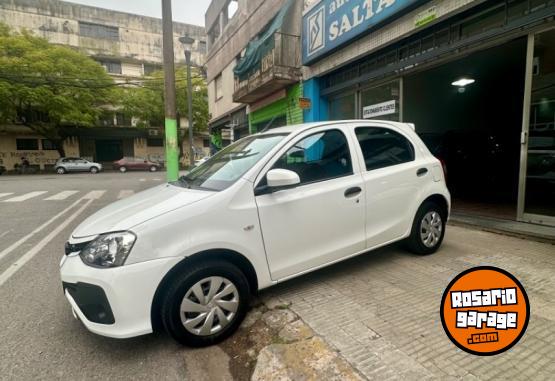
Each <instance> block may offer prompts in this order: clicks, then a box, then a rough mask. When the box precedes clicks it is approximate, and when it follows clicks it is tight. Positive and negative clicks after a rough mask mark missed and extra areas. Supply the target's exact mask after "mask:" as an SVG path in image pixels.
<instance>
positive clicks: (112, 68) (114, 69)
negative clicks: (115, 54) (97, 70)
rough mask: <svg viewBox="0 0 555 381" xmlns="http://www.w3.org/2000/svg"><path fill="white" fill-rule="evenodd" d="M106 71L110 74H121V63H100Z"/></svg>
mask: <svg viewBox="0 0 555 381" xmlns="http://www.w3.org/2000/svg"><path fill="white" fill-rule="evenodd" d="M100 64H101V65H102V66H104V69H106V71H107V72H108V73H110V74H121V62H118V61H100Z"/></svg>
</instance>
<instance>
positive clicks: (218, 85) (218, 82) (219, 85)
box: [214, 74, 224, 100]
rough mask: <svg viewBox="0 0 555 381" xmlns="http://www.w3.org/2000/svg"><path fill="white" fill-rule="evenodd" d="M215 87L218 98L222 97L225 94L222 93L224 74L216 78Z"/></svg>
mask: <svg viewBox="0 0 555 381" xmlns="http://www.w3.org/2000/svg"><path fill="white" fill-rule="evenodd" d="M214 87H215V88H216V100H218V99H220V98H222V97H223V96H224V95H223V93H222V91H223V88H222V75H221V74H219V75H218V76H217V77H216V79H215V80H214Z"/></svg>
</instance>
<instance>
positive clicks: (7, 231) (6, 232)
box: [0, 229, 12, 238]
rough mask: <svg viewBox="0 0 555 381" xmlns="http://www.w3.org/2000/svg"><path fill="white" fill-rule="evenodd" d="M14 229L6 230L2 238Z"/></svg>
mask: <svg viewBox="0 0 555 381" xmlns="http://www.w3.org/2000/svg"><path fill="white" fill-rule="evenodd" d="M11 231H12V230H11V229H10V230H6V231H5V232H4V233H2V234H0V238H2V237H3V236H5V235H7V234H8V233H9V232H11Z"/></svg>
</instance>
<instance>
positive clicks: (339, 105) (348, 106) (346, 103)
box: [330, 93, 355, 120]
mask: <svg viewBox="0 0 555 381" xmlns="http://www.w3.org/2000/svg"><path fill="white" fill-rule="evenodd" d="M354 118H355V94H354V93H351V94H348V95H342V96H339V97H337V98H333V99H331V100H330V120H344V119H354Z"/></svg>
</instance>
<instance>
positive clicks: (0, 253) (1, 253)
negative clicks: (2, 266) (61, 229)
mask: <svg viewBox="0 0 555 381" xmlns="http://www.w3.org/2000/svg"><path fill="white" fill-rule="evenodd" d="M81 201H83V199H79V200H77V201H75V202H74V203H73V204H71V205H70V206H68V207H67V208H65V209H64V210H62V211H61V212H60V213H58V214H56V215H55V216H54V217H52V218H51V219H49V220H48V221H46V222H45V223H44V224H42V225H41V226H39V227H38V228H36V229H35V230H33V231H32V232H31V233H29V234H27V235H26V236H24V237H22V238H20V239H19V240H18V241H16V242H14V243H12V244H11V245H10V246H8V247H7V248H5V249H4V250H2V251H0V260H2V258H4V257H5V256H6V255H8V254H9V253H11V252H12V251H14V250H15V249H17V248H18V247H19V246H21V245H22V244H23V243H25V242H26V241H27V240H28V239H29V238H31V237H32V236H34V235H35V234H37V233H39V232H40V231H41V230H42V229H44V228H45V227H47V226H48V225H50V224H51V223H52V222H54V221H56V220H57V219H58V218H60V217H61V216H63V215H64V214H65V213H67V212H68V211H69V210H71V209H72V208H73V207H74V206H75V205H77V204H78V203H80V202H81Z"/></svg>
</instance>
